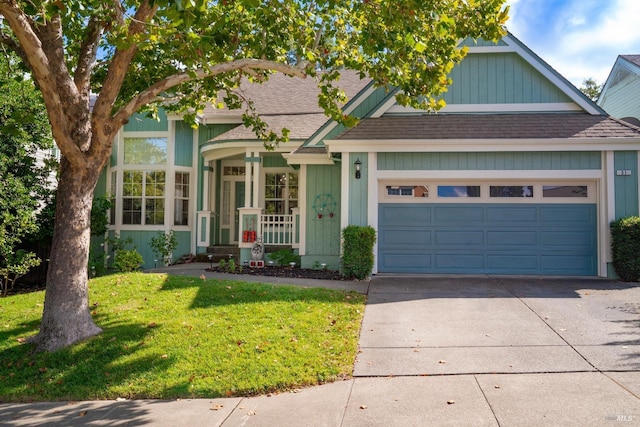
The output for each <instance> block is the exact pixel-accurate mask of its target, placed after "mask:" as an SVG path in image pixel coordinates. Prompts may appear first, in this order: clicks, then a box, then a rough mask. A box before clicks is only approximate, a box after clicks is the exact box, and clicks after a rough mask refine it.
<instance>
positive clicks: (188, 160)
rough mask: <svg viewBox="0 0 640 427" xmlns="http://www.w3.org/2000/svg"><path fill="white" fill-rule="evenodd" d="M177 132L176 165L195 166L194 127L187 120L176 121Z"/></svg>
mask: <svg viewBox="0 0 640 427" xmlns="http://www.w3.org/2000/svg"><path fill="white" fill-rule="evenodd" d="M175 133H176V134H175V149H174V156H175V161H174V163H175V165H176V166H185V167H191V166H193V150H194V147H193V128H192V127H191V126H190V125H188V124H187V123H185V122H176V123H175Z"/></svg>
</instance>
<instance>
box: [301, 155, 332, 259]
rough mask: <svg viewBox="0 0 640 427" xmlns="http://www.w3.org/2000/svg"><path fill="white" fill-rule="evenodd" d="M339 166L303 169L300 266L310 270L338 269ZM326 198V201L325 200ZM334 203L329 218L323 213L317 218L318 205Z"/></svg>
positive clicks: (313, 166)
mask: <svg viewBox="0 0 640 427" xmlns="http://www.w3.org/2000/svg"><path fill="white" fill-rule="evenodd" d="M340 176H341V174H340V165H339V164H337V165H331V166H325V165H309V166H307V209H306V212H307V214H306V218H305V220H306V223H307V224H306V244H305V255H304V256H303V257H302V266H303V267H304V268H311V267H313V266H314V264H315V263H316V262H317V263H326V264H327V268H329V269H331V270H338V269H339V268H340ZM327 196H329V197H327ZM327 201H335V209H334V210H333V216H330V215H328V214H327V213H326V210H325V211H324V214H323V216H322V218H318V214H317V213H316V208H317V207H318V206H317V205H318V204H322V203H325V204H328V202H327Z"/></svg>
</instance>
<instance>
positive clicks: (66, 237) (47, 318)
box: [30, 158, 101, 352]
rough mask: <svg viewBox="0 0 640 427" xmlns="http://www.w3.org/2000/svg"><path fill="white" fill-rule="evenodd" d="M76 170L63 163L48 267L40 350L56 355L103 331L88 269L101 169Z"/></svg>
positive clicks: (37, 342)
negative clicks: (97, 320) (95, 192)
mask: <svg viewBox="0 0 640 427" xmlns="http://www.w3.org/2000/svg"><path fill="white" fill-rule="evenodd" d="M83 169H84V170H80V171H79V170H77V169H75V170H74V168H73V167H72V166H71V164H70V163H69V162H68V161H66V160H65V159H64V158H63V159H62V161H61V165H60V180H59V183H58V194H57V198H56V204H57V205H56V220H55V225H54V231H53V243H52V247H51V256H50V260H51V261H50V264H49V269H48V272H47V285H46V294H45V302H44V311H43V315H42V324H41V325H40V332H39V333H38V335H36V336H35V337H33V338H32V339H31V340H30V342H32V343H34V344H35V345H36V351H38V352H39V351H56V350H59V349H61V348H63V347H66V346H68V345H71V344H73V343H75V342H78V341H81V340H83V339H86V338H89V337H92V336H94V335H97V334H99V333H100V332H101V329H100V328H99V327H98V326H96V324H95V323H94V322H93V319H92V318H91V313H90V311H89V289H88V277H87V264H88V259H89V243H90V235H91V230H90V222H91V204H92V200H93V190H94V188H95V184H96V181H97V178H98V176H99V174H100V170H91V168H90V167H89V166H88V165H87V166H85V167H84V168H83Z"/></svg>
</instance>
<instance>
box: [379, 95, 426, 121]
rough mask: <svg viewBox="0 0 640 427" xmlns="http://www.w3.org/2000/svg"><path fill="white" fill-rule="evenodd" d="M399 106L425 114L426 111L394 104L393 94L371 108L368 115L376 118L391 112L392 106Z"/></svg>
mask: <svg viewBox="0 0 640 427" xmlns="http://www.w3.org/2000/svg"><path fill="white" fill-rule="evenodd" d="M396 107H397V108H400V109H406V110H409V111H412V112H414V113H416V114H425V113H426V111H424V110H418V109H415V108H411V107H403V106H401V105H397V104H396V97H395V95H393V96H390V97H389V98H388V99H387V100H386V101H385V102H383V103H382V104H381V105H380V106H379V107H378V108H376V109H375V110H373V111H372V112H371V114H369V117H371V118H373V119H377V118H378V117H382V116H383V115H384V114H385V113H388V112H391V110H392V109H394V108H396Z"/></svg>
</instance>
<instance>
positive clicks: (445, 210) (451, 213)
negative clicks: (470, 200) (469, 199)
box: [433, 205, 484, 225]
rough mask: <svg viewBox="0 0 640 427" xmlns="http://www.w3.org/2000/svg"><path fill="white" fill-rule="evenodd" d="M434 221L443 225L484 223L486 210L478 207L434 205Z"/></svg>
mask: <svg viewBox="0 0 640 427" xmlns="http://www.w3.org/2000/svg"><path fill="white" fill-rule="evenodd" d="M433 210H434V214H433V217H434V220H435V221H436V222H437V223H438V224H441V225H446V224H460V223H464V224H466V223H470V222H476V221H484V209H482V207H480V206H476V205H466V206H465V205H462V206H450V205H433Z"/></svg>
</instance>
